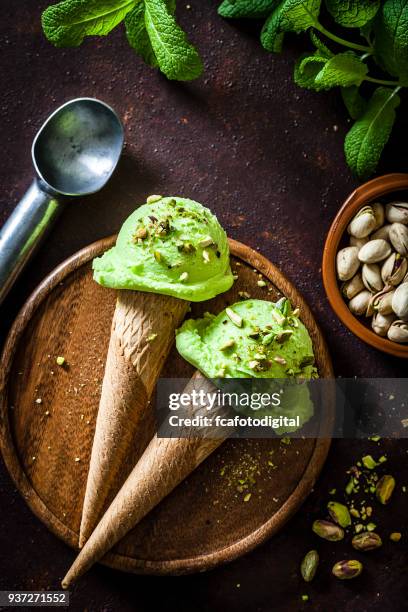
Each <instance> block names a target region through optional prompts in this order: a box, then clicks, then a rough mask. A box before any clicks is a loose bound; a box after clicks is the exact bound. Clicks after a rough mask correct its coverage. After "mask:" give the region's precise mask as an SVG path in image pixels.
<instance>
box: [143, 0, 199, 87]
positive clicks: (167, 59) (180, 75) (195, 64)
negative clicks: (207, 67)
mask: <svg viewBox="0 0 408 612" xmlns="http://www.w3.org/2000/svg"><path fill="white" fill-rule="evenodd" d="M145 24H146V29H147V32H148V35H149V38H150V42H151V45H152V49H153V51H154V54H155V56H156V58H157V62H158V64H159V67H160V70H161V71H162V72H163V73H164V74H165V75H166V76H167V78H168V79H177V80H179V81H189V80H191V79H195V78H197V77H198V76H200V74H201V73H202V71H203V65H202V62H201V59H200V56H199V55H198V53H197V51H196V49H195V48H194V47H193V45H191V44H190V43H189V42H188V40H187V36H186V34H185V33H184V32H183V30H182V29H181V28H180V27H179V25H178V24H177V23H176V20H175V19H174V17H173V15H172V14H171V12H170V11H169V10H168V8H167V6H166V4H165V2H164V1H163V0H145Z"/></svg>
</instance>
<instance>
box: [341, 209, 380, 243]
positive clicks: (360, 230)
mask: <svg viewBox="0 0 408 612" xmlns="http://www.w3.org/2000/svg"><path fill="white" fill-rule="evenodd" d="M376 224H377V221H376V218H375V215H374V211H373V209H372V208H371V206H364V207H363V208H362V209H361V210H359V211H358V213H357V214H356V216H355V217H354V218H353V219H352V220H351V222H350V224H349V226H348V228H347V231H348V233H349V234H351V235H352V236H354V237H355V238H365V237H366V236H368V235H369V234H371V232H372V231H373V230H374V229H375V227H376Z"/></svg>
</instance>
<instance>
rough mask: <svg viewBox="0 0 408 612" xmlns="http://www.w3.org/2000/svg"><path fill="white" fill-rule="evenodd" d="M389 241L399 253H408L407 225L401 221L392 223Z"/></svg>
mask: <svg viewBox="0 0 408 612" xmlns="http://www.w3.org/2000/svg"><path fill="white" fill-rule="evenodd" d="M390 241H391V244H392V246H393V247H394V249H395V250H396V251H397V252H398V253H399V254H400V255H408V227H407V226H406V225H403V224H402V223H393V224H392V225H391V227H390Z"/></svg>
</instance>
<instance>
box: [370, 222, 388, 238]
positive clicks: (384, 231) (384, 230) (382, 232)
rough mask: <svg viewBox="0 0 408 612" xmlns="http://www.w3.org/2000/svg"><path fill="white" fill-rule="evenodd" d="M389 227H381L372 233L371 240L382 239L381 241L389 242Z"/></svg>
mask: <svg viewBox="0 0 408 612" xmlns="http://www.w3.org/2000/svg"><path fill="white" fill-rule="evenodd" d="M390 227H391V224H387V225H383V226H382V227H380V228H379V229H378V230H376V231H375V232H373V233H372V234H371V236H370V239H371V240H377V239H378V238H382V239H383V240H389V238H390Z"/></svg>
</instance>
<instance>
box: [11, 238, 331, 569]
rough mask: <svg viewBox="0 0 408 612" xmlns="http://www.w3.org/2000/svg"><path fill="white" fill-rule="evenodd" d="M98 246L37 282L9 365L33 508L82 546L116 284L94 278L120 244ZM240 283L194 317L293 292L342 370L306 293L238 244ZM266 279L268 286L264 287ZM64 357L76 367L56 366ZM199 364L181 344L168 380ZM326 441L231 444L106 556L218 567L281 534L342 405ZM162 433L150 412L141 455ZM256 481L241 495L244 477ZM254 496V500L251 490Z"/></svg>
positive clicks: (151, 565) (14, 425) (18, 475)
mask: <svg viewBox="0 0 408 612" xmlns="http://www.w3.org/2000/svg"><path fill="white" fill-rule="evenodd" d="M114 241H115V237H110V238H107V239H105V240H101V241H99V242H96V243H94V244H92V245H90V246H89V247H87V248H85V249H83V250H82V251H80V252H79V253H77V254H76V255H74V256H73V257H71V258H70V259H68V260H67V261H66V262H64V263H63V264H62V265H61V266H59V267H58V268H57V269H56V270H55V271H54V272H53V273H52V274H50V276H48V277H47V278H46V279H45V280H44V282H43V283H42V284H41V285H40V286H39V287H38V289H37V290H36V291H35V292H34V294H33V295H32V296H31V297H30V299H29V300H28V302H27V303H26V304H25V306H24V307H23V309H22V311H21V312H20V314H19V316H18V317H17V319H16V321H15V323H14V325H13V327H12V329H11V331H10V334H9V336H8V339H7V342H6V345H5V348H4V352H3V356H2V361H1V365H0V367H1V370H0V394H1V396H0V400H1V403H0V443H1V449H2V453H3V457H4V460H5V462H6V465H7V467H8V470H9V472H10V474H11V476H12V478H13V479H14V482H15V484H16V486H17V487H18V489H19V490H20V492H21V494H22V495H23V496H24V498H25V500H26V501H27V503H28V505H29V506H30V508H31V509H32V510H33V512H34V513H35V514H36V515H37V516H38V517H39V518H40V520H41V521H43V522H44V523H45V524H46V525H47V527H48V528H49V529H51V531H53V532H54V533H55V534H56V535H57V536H58V537H59V538H61V539H62V540H64V542H66V543H67V544H69V545H70V546H72V547H74V548H76V547H77V542H78V532H79V525H80V518H81V510H82V502H83V497H84V491H85V484H86V478H87V470H88V462H89V458H90V453H91V447H92V440H93V434H94V426H95V419H96V415H97V411H98V403H99V395H100V388H101V381H102V377H103V372H104V364H105V357H106V352H107V347H108V341H109V336H110V327H111V319H112V315H113V311H114V307H115V295H116V294H115V291H111V290H108V289H104V288H102V287H100V286H99V285H97V284H96V283H95V282H94V281H93V280H92V271H91V260H92V259H93V258H94V257H95V256H97V255H101V254H102V253H103V252H104V251H105V250H106V249H108V248H109V247H111V246H112V245H113V244H114ZM230 246H231V252H232V256H233V263H232V265H233V268H234V270H235V271H236V272H237V273H238V275H239V278H238V280H237V282H236V283H235V285H234V287H233V288H232V289H231V290H230V291H229V292H228V293H226V294H223V295H220V296H218V297H217V298H215V299H214V300H211V301H210V302H206V303H203V304H193V306H192V310H193V316H199V315H201V314H202V313H203V312H205V311H206V310H209V311H211V312H218V311H220V310H221V309H222V308H224V307H225V306H226V305H228V304H231V303H233V302H235V301H237V300H238V299H239V295H238V292H239V291H247V292H248V293H250V295H251V297H258V298H261V299H270V300H274V301H275V300H276V299H277V298H278V297H280V296H281V295H285V296H287V297H288V298H290V300H291V301H292V304H293V305H294V307H299V308H300V310H301V319H302V321H303V322H304V323H305V325H306V326H307V328H308V329H309V332H310V334H311V337H312V339H313V344H314V350H315V355H316V359H317V366H318V369H319V373H320V376H322V377H332V376H333V372H332V365H331V360H330V356H329V353H328V351H327V347H326V343H325V341H324V339H323V337H322V334H321V332H320V330H319V328H318V326H317V325H316V322H315V320H314V318H313V316H312V314H311V312H310V310H309V308H308V306H307V304H306V303H305V302H304V300H303V298H302V297H301V296H300V295H299V293H298V292H297V290H296V289H295V287H293V285H292V284H291V283H290V282H289V281H288V280H287V279H286V278H285V277H284V276H283V275H282V274H281V272H280V271H279V270H278V269H277V268H276V267H275V266H274V265H272V264H271V263H270V262H269V261H268V260H266V259H265V258H264V257H262V256H261V255H259V254H258V253H256V252H255V251H253V250H252V249H250V248H248V247H246V246H245V245H243V244H240V243H238V242H235V241H233V240H231V241H230ZM259 274H262V275H264V278H265V279H266V280H267V281H268V283H267V284H268V287H267V288H265V287H258V285H257V281H258V280H259ZM57 356H64V357H65V359H66V366H64V367H60V366H58V365H57V364H56V357H57ZM192 373H193V369H192V368H191V366H189V364H187V363H185V362H184V361H183V360H182V359H181V357H180V356H179V355H178V354H177V352H176V350H175V349H173V351H172V353H171V354H170V356H169V358H168V360H167V363H166V364H165V366H164V369H163V372H162V374H163V376H179V377H189V376H190V375H191V374H192ZM326 410H327V420H326V422H325V423H323V424H322V425H321V432H323V434H324V435H326V437H325V438H319V439H292V440H291V443H290V444H284V443H282V442H281V441H280V440H278V439H272V440H270V439H269V440H228V441H227V442H225V443H224V444H223V445H222V446H221V447H220V448H219V449H218V450H217V451H216V452H215V453H213V455H211V456H210V457H209V458H208V459H207V460H206V461H205V462H204V463H203V464H202V465H201V466H200V467H199V468H198V469H197V470H196V471H195V472H194V473H193V474H191V476H190V477H189V478H188V479H186V480H185V481H184V482H183V483H182V484H181V485H179V486H178V487H177V488H176V489H175V490H174V491H173V493H171V495H169V496H168V497H167V498H166V499H165V500H164V501H162V503H161V504H159V506H157V507H156V508H155V509H154V510H153V511H152V512H151V513H150V514H149V515H148V516H147V517H146V518H145V519H144V520H143V521H142V522H141V523H139V525H137V526H136V528H135V529H133V531H132V532H130V533H129V534H128V535H127V536H126V537H125V538H124V539H123V540H122V541H121V542H120V543H119V544H118V546H116V547H115V549H114V551H113V552H112V553H110V554H109V555H107V556H106V557H105V559H104V562H105V563H106V564H107V565H109V566H111V567H115V568H117V569H121V570H126V571H132V572H139V573H155V574H165V573H173V574H177V573H186V572H191V571H199V570H204V569H209V568H211V567H214V566H215V565H217V564H219V563H222V562H225V561H229V560H232V559H234V558H236V557H237V556H239V555H242V554H243V553H245V552H247V551H249V550H251V549H252V548H254V547H255V546H256V545H258V544H260V543H261V542H263V541H264V540H265V539H266V538H268V537H269V536H271V535H272V534H273V533H275V532H276V531H278V530H279V529H280V528H281V527H282V525H283V524H284V523H285V522H286V521H287V520H288V519H289V518H290V517H291V516H292V515H293V514H294V512H295V511H296V510H297V509H298V508H299V506H300V505H301V503H302V502H303V501H304V499H305V497H306V496H307V495H308V493H309V492H310V490H311V489H312V487H313V486H314V483H315V481H316V478H317V476H318V474H319V472H320V470H321V468H322V466H323V463H324V461H325V459H326V455H327V452H328V449H329V445H330V439H329V436H330V431H331V423H332V419H333V414H334V406H333V405H330V404H329V405H327V407H326ZM153 431H154V417H153V414H152V411H150V412H149V415H148V416H147V417H146V419H145V423H144V426H143V427H142V428H141V430H140V434H139V435H138V437H137V439H136V440H135V449H134V456H133V457H130V458H129V461H130V462H133V463H132V465H134V462H135V461H136V460H137V458H138V456H139V455H140V454H141V452H142V451H143V449H144V448H145V446H146V445H147V443H148V441H149V440H150V438H151V437H152V434H153ZM240 480H241V481H242V480H245V481H246V483H249V488H248V489H245V490H244V491H242V490H241V491H240V490H239V488H240V483H239V481H240ZM248 492H251V493H252V495H251V499H250V500H249V501H248V502H244V501H243V499H244V496H245V494H246V493H248Z"/></svg>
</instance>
